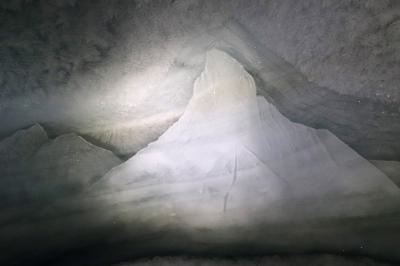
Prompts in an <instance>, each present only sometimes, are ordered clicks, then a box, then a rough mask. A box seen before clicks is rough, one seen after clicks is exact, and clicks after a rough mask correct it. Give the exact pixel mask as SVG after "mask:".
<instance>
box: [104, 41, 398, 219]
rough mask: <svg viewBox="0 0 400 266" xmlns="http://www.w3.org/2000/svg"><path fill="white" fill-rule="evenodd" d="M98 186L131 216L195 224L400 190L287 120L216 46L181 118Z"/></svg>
mask: <svg viewBox="0 0 400 266" xmlns="http://www.w3.org/2000/svg"><path fill="white" fill-rule="evenodd" d="M99 186H100V187H102V188H103V189H105V190H106V191H108V192H111V193H107V194H108V200H110V201H111V202H119V203H121V202H125V203H126V204H125V206H126V205H129V204H131V205H130V208H132V209H135V208H136V212H135V211H132V212H131V213H132V216H135V217H136V218H137V217H139V216H140V215H143V216H146V217H147V216H149V215H151V216H152V217H153V216H154V215H155V216H157V215H160V216H163V215H168V216H171V217H177V218H178V219H180V221H182V220H183V221H190V222H194V223H197V224H200V225H205V224H207V223H206V220H207V221H208V222H209V221H211V220H212V221H216V220H225V221H226V218H227V217H229V218H230V221H239V220H240V221H246V220H252V222H254V221H255V220H258V219H261V220H262V221H264V220H268V219H272V220H274V219H278V220H279V219H284V218H285V219H293V218H295V219H302V218H313V217H327V216H330V217H331V216H343V215H344V216H353V215H355V216H357V215H367V214H372V213H375V212H378V211H382V210H383V209H385V207H386V206H387V204H388V203H390V202H395V201H396V200H394V197H396V199H398V198H397V197H398V196H399V194H400V191H399V189H398V188H397V187H396V185H395V184H394V183H393V182H392V181H391V180H390V179H388V178H387V177H386V176H385V175H384V174H383V173H382V172H380V171H379V170H378V169H377V168H375V167H374V166H373V165H372V164H371V163H369V162H368V161H366V160H365V159H363V158H362V157H361V156H359V155H358V154H357V153H355V152H354V151H353V150H352V149H350V148H349V147H348V146H347V145H345V144H344V143H343V142H342V141H340V140H339V139H338V138H336V137H335V136H334V135H332V134H331V133H330V132H328V131H326V130H315V129H312V128H307V127H305V126H303V125H300V124H296V123H293V122H291V121H289V120H288V119H286V118H285V117H284V116H283V115H281V114H280V113H279V112H278V111H277V109H276V108H275V107H274V106H273V105H271V104H269V103H268V102H267V101H266V100H265V99H264V98H262V97H257V96H256V87H255V83H254V81H253V78H252V77H251V76H250V75H249V74H248V73H247V72H246V71H245V69H244V68H243V67H242V65H241V64H240V63H238V62H237V61H236V60H235V59H233V58H232V57H230V56H229V55H228V54H226V53H224V52H222V51H219V50H216V49H214V50H211V51H209V52H208V53H207V58H206V65H205V70H204V71H203V73H202V74H201V75H200V77H199V78H198V79H197V80H196V82H195V85H194V92H193V97H192V99H191V100H190V102H189V104H188V106H187V109H186V110H185V112H184V114H183V115H182V117H181V118H180V119H179V120H178V122H177V123H175V124H174V125H173V126H172V127H170V128H169V129H168V130H167V131H166V132H165V133H164V134H163V135H162V136H161V137H160V138H159V139H158V140H157V141H155V142H153V143H151V144H150V145H148V147H146V148H144V149H143V150H141V151H140V152H138V153H137V154H136V155H135V156H134V157H132V158H131V159H130V160H128V161H127V162H126V163H124V164H122V165H120V166H118V167H116V168H114V169H113V170H112V171H110V172H109V173H108V174H107V175H106V176H105V177H104V178H103V179H102V181H101V182H100V183H99ZM114 192H116V193H114ZM110 195H111V196H110ZM139 209H142V211H138V210H139Z"/></svg>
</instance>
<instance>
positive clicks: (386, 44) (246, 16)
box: [0, 0, 400, 160]
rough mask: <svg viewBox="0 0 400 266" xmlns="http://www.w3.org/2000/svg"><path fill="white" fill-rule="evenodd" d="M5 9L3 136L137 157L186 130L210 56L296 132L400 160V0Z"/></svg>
mask: <svg viewBox="0 0 400 266" xmlns="http://www.w3.org/2000/svg"><path fill="white" fill-rule="evenodd" d="M0 7H1V9H0V12H1V16H0V20H1V23H0V32H1V38H0V42H1V45H0V55H1V67H0V71H1V72H0V82H1V94H0V97H1V98H0V108H1V109H0V110H1V112H0V121H1V124H2V127H1V132H0V134H1V136H3V137H5V136H8V135H9V134H11V133H12V132H14V131H15V130H17V129H20V128H25V127H27V126H30V125H32V124H33V123H36V122H38V123H41V124H42V125H44V126H45V127H46V129H47V130H49V132H50V133H51V135H52V136H56V135H59V134H61V133H66V132H76V133H79V134H82V135H84V136H86V137H88V138H90V139H91V140H92V141H95V142H96V143H99V144H101V145H102V146H104V147H107V148H109V149H111V150H113V151H114V152H116V153H118V154H120V155H130V154H133V153H135V152H137V151H138V150H139V149H140V148H142V147H144V146H145V145H146V144H147V143H149V142H150V141H153V140H154V139H156V138H157V137H158V136H160V135H161V134H162V132H164V131H165V130H166V129H167V128H168V127H169V126H170V125H171V124H172V123H173V122H174V121H176V120H177V119H178V117H179V116H180V115H181V113H182V111H183V110H184V108H185V106H186V104H187V102H188V100H189V99H190V97H191V94H192V91H191V90H192V83H193V81H194V79H195V77H196V76H197V75H198V74H199V73H200V71H201V65H202V64H203V63H204V52H205V51H206V50H207V49H209V48H210V47H219V48H221V49H223V50H225V51H227V52H229V53H231V54H232V55H233V56H234V57H235V58H236V59H238V60H239V61H241V63H242V64H244V65H245V67H246V68H247V70H248V71H249V72H250V73H251V74H252V75H253V77H254V78H255V79H257V81H258V83H259V86H258V90H259V93H260V94H261V95H264V96H265V97H267V98H268V99H270V100H271V101H273V102H274V104H276V105H277V107H278V109H279V110H280V111H281V112H282V113H284V114H285V115H286V116H288V117H289V118H290V119H292V120H293V121H297V122H300V123H303V124H305V125H309V126H312V127H316V128H327V129H329V130H330V131H332V132H333V133H334V134H335V135H337V136H338V137H339V138H341V139H342V140H343V141H345V142H346V143H347V144H349V145H350V146H351V147H352V148H354V149H355V150H356V151H358V152H359V153H360V154H362V155H363V156H365V157H367V158H369V159H384V160H399V159H400V141H399V136H400V134H399V132H400V123H398V121H399V119H400V114H399V113H400V110H399V100H400V90H399V88H398V84H400V75H399V73H400V64H399V60H400V19H399V18H400V15H399V2H398V1H389V0H384V1H373V0H372V1H371V0H368V1H321V0H314V1H306V2H304V1H291V0H284V1H245V0H243V1H240V0H237V1H194V0H187V1H145V0H143V1H139V0H138V1H105V0H102V1H74V0H57V1H23V0H18V1H2V2H1V3H0ZM144 131H146V134H142V133H143V132H144Z"/></svg>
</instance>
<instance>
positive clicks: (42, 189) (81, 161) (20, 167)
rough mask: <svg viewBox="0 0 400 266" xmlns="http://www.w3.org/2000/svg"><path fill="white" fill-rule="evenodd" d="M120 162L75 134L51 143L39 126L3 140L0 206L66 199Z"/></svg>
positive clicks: (61, 137)
mask: <svg viewBox="0 0 400 266" xmlns="http://www.w3.org/2000/svg"><path fill="white" fill-rule="evenodd" d="M120 163H121V161H120V159H119V158H118V157H116V156H115V155H114V154H113V153H112V152H110V151H107V150H104V149H102V148H100V147H97V146H94V145H92V144H90V143H89V142H87V141H85V140H84V139H83V138H81V137H79V136H78V135H75V134H66V135H62V136H59V137H58V138H56V139H54V140H50V139H49V138H48V136H47V133H46V131H45V130H44V129H43V128H42V127H41V126H40V125H38V124H36V125H34V126H32V127H30V128H28V129H26V130H20V131H17V132H16V133H15V134H13V135H12V136H10V137H8V138H6V139H4V140H2V141H0V199H1V203H0V206H5V207H11V206H13V205H14V204H22V203H23V204H25V203H31V202H32V201H36V200H39V201H41V200H51V201H53V200H54V199H60V198H63V197H64V196H66V195H70V194H71V193H72V192H78V191H80V190H83V189H85V188H86V187H87V186H88V185H89V184H90V183H91V182H94V181H95V180H96V179H98V178H100V177H101V176H103V175H104V174H105V173H106V172H107V171H108V170H110V169H111V168H112V167H114V166H116V165H118V164H120Z"/></svg>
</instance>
